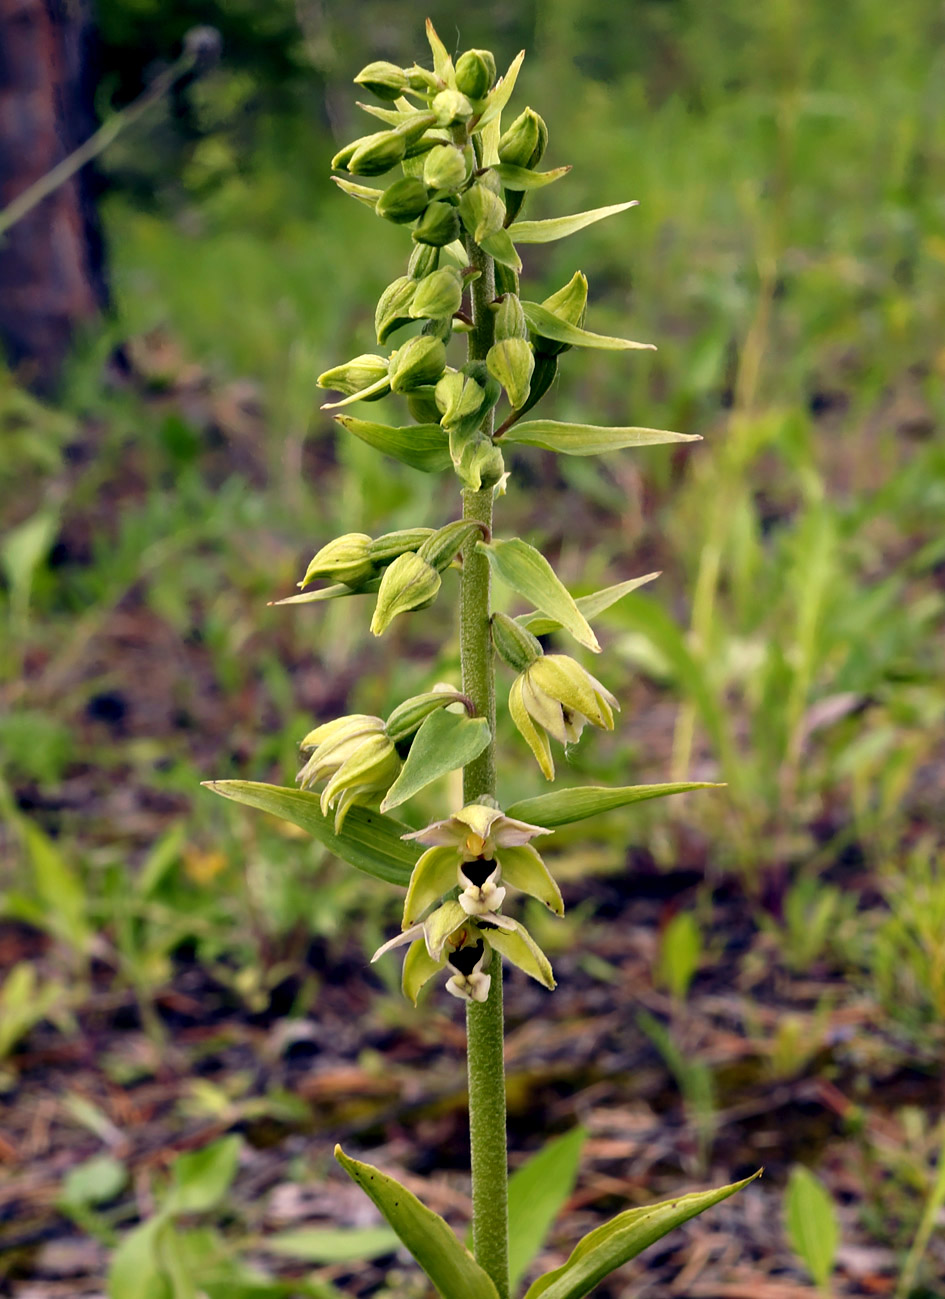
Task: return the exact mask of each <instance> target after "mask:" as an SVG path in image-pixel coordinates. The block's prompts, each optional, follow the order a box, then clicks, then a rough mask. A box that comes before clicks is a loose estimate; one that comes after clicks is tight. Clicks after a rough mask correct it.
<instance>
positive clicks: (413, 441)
mask: <svg viewBox="0 0 945 1299" xmlns="http://www.w3.org/2000/svg"><path fill="white" fill-rule="evenodd" d="M335 422H336V423H337V424H340V425H341V427H342V428H346V429H347V430H348V432H349V433H353V434H354V435H355V437H359V438H360V439H361V441H362V442H367V444H368V446H372V447H374V448H375V450H377V451H383V452H384V454H385V455H388V456H393V457H394V459H395V460H401V461H403V463H404V464H405V465H410V467H411V469H420V470H422V472H423V473H426V474H432V473H437V472H438V471H439V470H441V469H449V467H450V464H451V463H452V462H451V460H450V439H449V434H448V433H447V432H446V431H445V430H444V429H442V428H440V426H439V424H411V425H408V427H407V428H392V427H391V426H390V425H389V424H374V423H372V422H371V421H370V420H366V419H356V418H355V417H354V416H353V415H336V416H335Z"/></svg>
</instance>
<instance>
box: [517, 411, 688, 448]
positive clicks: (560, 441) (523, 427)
mask: <svg viewBox="0 0 945 1299" xmlns="http://www.w3.org/2000/svg"><path fill="white" fill-rule="evenodd" d="M701 440H702V439H701V438H700V436H699V434H698V433H670V432H669V431H668V430H666V429H658V428H601V427H600V426H599V425H597V424H566V423H562V422H561V421H559V420H555V419H531V420H526V421H525V422H524V423H523V424H513V425H512V427H511V428H510V429H509V430H508V431H507V432H506V433H503V434H502V441H503V442H520V443H523V444H524V445H526V446H533V447H544V448H545V450H546V451H559V452H561V453H562V454H564V455H567V456H599V455H602V454H603V453H604V452H606V451H622V450H624V448H626V447H647V446H659V445H660V444H661V443H664V442H700V441H701Z"/></svg>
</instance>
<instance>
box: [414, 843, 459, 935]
mask: <svg viewBox="0 0 945 1299" xmlns="http://www.w3.org/2000/svg"><path fill="white" fill-rule="evenodd" d="M458 865H459V854H458V852H457V851H456V849H455V848H449V847H440V848H428V849H427V851H426V852H425V853H424V854H423V856H422V857H421V858H420V860H419V861H418V862H417V864H416V866H415V867H414V868H413V874H412V875H411V876H410V886H409V888H408V889H407V897H406V899H405V900H404V920H403V925H404V928H405V929H406V928H407V926H408V925H412V924H415V923H416V921H418V920H419V919H420V917H421V916H422V915H423V913H424V912H425V911H426V909H427V907H429V906H430V905H431V904H432V903H434V902H437V901H439V899H440V898H441V897H442V896H443V894H444V893H448V892H449V891H450V889H451V888H453V887H454V885H455V884H456V870H457V867H458Z"/></svg>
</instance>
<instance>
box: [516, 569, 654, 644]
mask: <svg viewBox="0 0 945 1299" xmlns="http://www.w3.org/2000/svg"><path fill="white" fill-rule="evenodd" d="M657 577H659V573H658V572H657V573H647V574H645V575H644V576H643V577H631V578H630V579H629V581H626V582H616V583H615V584H614V585H613V586H605V587H604V588H603V589H602V590H600V591H594V592H593V593H592V594H591V595H581V596H578V598H577V600H575V604H576V605H577V607H578V608H579V609H580V611H581V613H583V615H584V617H585V618H588V619H590V618H596V617H597V615H598V614H599V613H603V612H604V610H605V609H609V608H610V606H611V605H612V604H616V603H617V601H618V600H622V599H623V597H624V596H625V595H629V594H630V592H631V591H635V590H636V589H637V588H638V587H640V586H643V585H644V584H645V583H647V582H652V581H653V580H654V579H655V578H657ZM517 621H518V622H520V623H521V624H522V625H523V626H524V627H527V628H528V630H529V631H530V632H531V633H532V635H533V636H547V635H549V634H550V633H551V632H554V631H558V630H559V629H560V627H561V624H560V622H557V621H556V620H555V619H554V618H546V617H545V616H544V614H540V613H531V614H526V615H525V616H524V617H521V618H519V619H517Z"/></svg>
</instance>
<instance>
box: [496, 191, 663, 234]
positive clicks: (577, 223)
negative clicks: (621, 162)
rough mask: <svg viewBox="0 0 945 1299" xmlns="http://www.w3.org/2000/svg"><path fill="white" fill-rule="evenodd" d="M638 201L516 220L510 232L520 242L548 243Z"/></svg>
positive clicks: (623, 210) (632, 200) (634, 204)
mask: <svg viewBox="0 0 945 1299" xmlns="http://www.w3.org/2000/svg"><path fill="white" fill-rule="evenodd" d="M638 203H639V199H631V200H630V202H629V203H611V204H610V206H609V207H594V208H591V209H590V210H589V211H587V212H575V213H573V214H572V215H571V216H562V217H552V218H551V219H550V220H547V221H514V222H513V223H512V225H510V226H509V234H510V235H511V236H512V238H513V239H514V240H515V241H516V242H517V243H520V244H548V243H551V242H552V240H554V239H566V238H567V236H568V235H573V234H576V233H577V231H578V230H583V229H584V227H585V226H592V225H593V224H594V222H595V221H603V220H604V218H605V217H609V216H616V214H617V213H618V212H626V210H627V208H631V207H636V206H637V204H638Z"/></svg>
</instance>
